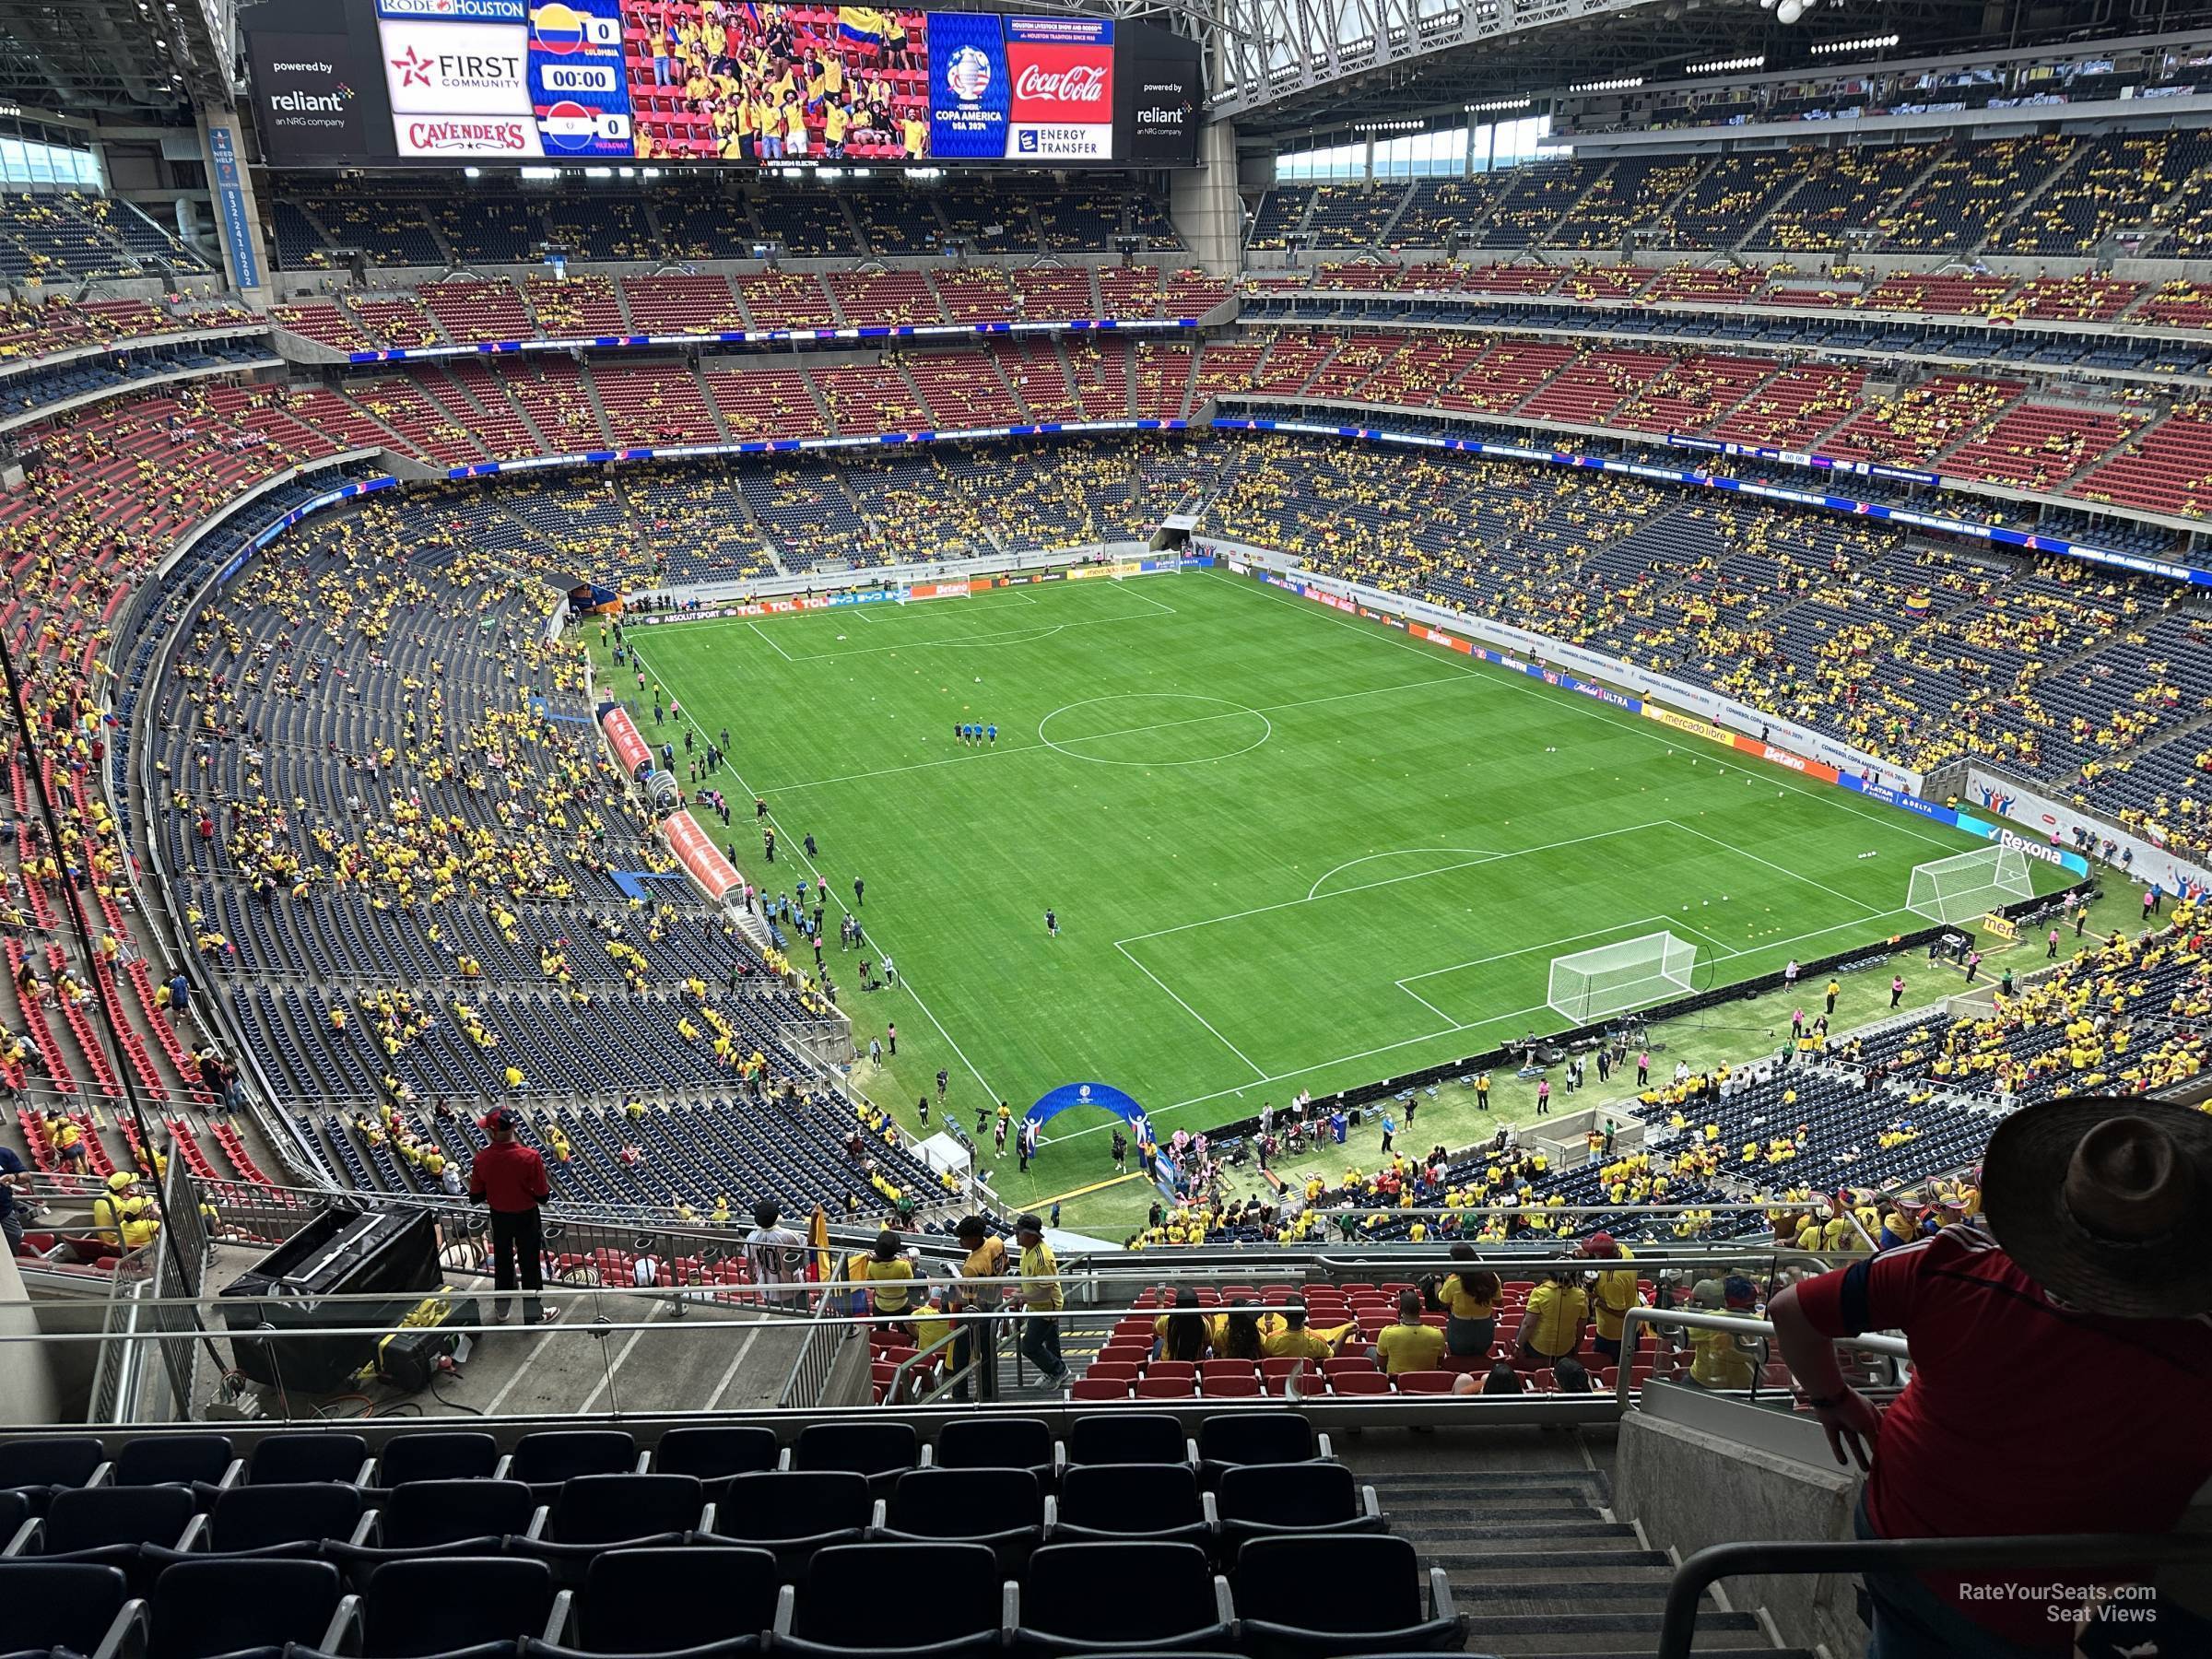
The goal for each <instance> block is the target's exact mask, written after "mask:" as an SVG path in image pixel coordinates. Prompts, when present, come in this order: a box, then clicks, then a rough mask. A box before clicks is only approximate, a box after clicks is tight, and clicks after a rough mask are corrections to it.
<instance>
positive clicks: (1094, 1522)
mask: <svg viewBox="0 0 2212 1659" xmlns="http://www.w3.org/2000/svg"><path fill="white" fill-rule="evenodd" d="M1044 1514H1045V1521H1044V1535H1045V1538H1046V1540H1047V1542H1048V1543H1053V1544H1065V1543H1105V1542H1119V1541H1121V1540H1124V1539H1140V1538H1141V1539H1144V1540H1146V1541H1147V1542H1150V1543H1156V1544H1190V1545H1195V1546H1198V1547H1203V1548H1206V1549H1207V1550H1209V1551H1210V1550H1211V1549H1212V1548H1213V1546H1214V1541H1215V1538H1216V1535H1218V1532H1219V1531H1220V1527H1219V1524H1218V1522H1217V1521H1216V1519H1215V1515H1214V1495H1213V1494H1212V1493H1211V1492H1202V1491H1200V1490H1199V1489H1198V1476H1197V1473H1196V1472H1195V1471H1194V1470H1193V1469H1191V1468H1190V1467H1188V1466H1187V1465H1175V1464H1077V1465H1076V1466H1075V1467H1073V1468H1071V1469H1069V1470H1068V1472H1067V1478H1066V1479H1065V1480H1064V1481H1062V1482H1061V1483H1060V1495H1059V1496H1058V1497H1057V1498H1055V1499H1048V1500H1046V1502H1045V1510H1044Z"/></svg>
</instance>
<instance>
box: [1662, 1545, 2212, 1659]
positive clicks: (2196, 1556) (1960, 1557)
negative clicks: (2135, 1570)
mask: <svg viewBox="0 0 2212 1659" xmlns="http://www.w3.org/2000/svg"><path fill="white" fill-rule="evenodd" d="M2137 1565H2147V1566H2160V1567H2168V1566H2200V1565H2212V1535H2204V1534H2183V1535H2172V1534H2168V1535H2161V1536H2140V1535H2126V1534H2098V1533H2062V1534H2035V1535H2023V1536H2019V1537H2011V1538H2006V1537H1994V1538H1991V1537H1983V1538H1862V1539H1855V1540H1853V1541H1852V1542H1849V1543H1844V1542H1841V1541H1839V1542H1832V1543H1811V1542H1786V1543H1785V1542H1771V1543H1734V1544H1713V1545H1709V1546H1708V1547H1705V1548H1703V1549H1700V1550H1699V1551H1698V1552H1697V1554H1695V1555H1693V1556H1691V1557H1690V1558H1689V1559H1688V1560H1687V1561H1684V1562H1683V1563H1682V1565H1681V1566H1680V1567H1679V1568H1677V1570H1676V1572H1675V1578H1674V1583H1671V1584H1669V1585H1668V1586H1667V1591H1666V1610H1665V1615H1664V1616H1663V1617H1662V1618H1661V1620H1660V1624H1659V1651H1658V1653H1656V1655H1655V1656H1654V1659H1689V1654H1690V1643H1691V1642H1692V1641H1693V1640H1694V1639H1695V1638H1696V1635H1697V1624H1698V1604H1699V1602H1700V1600H1701V1599H1702V1598H1703V1596H1704V1594H1705V1592H1706V1591H1707V1590H1708V1589H1710V1588H1711V1587H1712V1584H1713V1583H1715V1582H1716V1581H1718V1580H1720V1579H1724V1578H1735V1577H1738V1576H1741V1575H1744V1574H1747V1573H1785V1572H1786V1573H1806V1572H1816V1573H1818V1572H1866V1571H1899V1572H1904V1571H1916V1570H1919V1569H1924V1568H1930V1567H1943V1568H1959V1569H1965V1570H1971V1569H1977V1568H1989V1567H2069V1568H2086V1567H2133V1566H2137ZM2084 1609H2085V1611H2086V1610H2087V1604H2086V1603H2085V1604H2084Z"/></svg>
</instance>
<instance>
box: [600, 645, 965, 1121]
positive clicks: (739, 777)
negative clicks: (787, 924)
mask: <svg viewBox="0 0 2212 1659" xmlns="http://www.w3.org/2000/svg"><path fill="white" fill-rule="evenodd" d="M630 654H631V655H632V656H633V657H634V656H636V655H637V654H638V653H637V652H636V650H635V649H634V648H633V649H632V651H631V652H630ZM684 718H685V719H686V720H687V721H690V722H691V724H693V725H695V726H699V723H698V722H697V721H695V720H691V714H690V711H689V710H686V711H684ZM699 731H700V735H701V736H704V735H706V728H705V727H704V726H699ZM939 764H942V763H941V762H940V763H939ZM730 775H731V776H732V777H733V778H734V779H735V781H736V784H737V787H738V789H739V790H740V791H742V792H743V793H744V794H753V795H754V796H755V798H756V799H759V800H765V799H766V798H767V797H766V796H765V795H759V794H755V792H754V790H753V789H752V787H751V785H749V784H747V782H746V781H745V774H744V773H743V772H740V771H738V770H737V763H736V761H735V759H732V760H731V761H730ZM768 821H769V822H770V823H771V824H773V825H775V827H776V830H777V833H778V835H779V836H780V837H781V838H782V841H783V844H784V847H785V848H786V849H787V850H788V851H789V852H790V853H793V854H794V856H795V857H797V858H798V859H799V860H800V861H801V862H802V863H804V864H805V865H806V867H807V868H808V869H809V870H812V871H813V872H814V876H815V879H816V880H817V881H819V880H821V877H822V872H821V867H820V866H819V865H817V864H816V863H815V862H814V860H813V859H811V858H808V857H807V856H806V842H805V841H802V840H794V839H793V838H792V836H791V835H790V833H789V832H788V831H786V830H784V828H783V825H782V820H780V819H779V818H777V817H776V814H775V811H774V809H773V808H772V807H771V809H770V811H769V815H768ZM839 908H840V909H842V908H843V900H839ZM869 931H870V932H871V933H873V932H874V927H873V925H872V924H870V926H869ZM882 943H883V941H882V939H881V938H880V937H878V938H877V950H878V954H879V955H880V954H881V947H882ZM899 988H900V990H901V991H904V992H905V993H906V994H907V995H909V996H910V997H912V999H913V1003H914V1006H915V1007H917V1008H919V1009H921V1010H922V1018H924V1019H926V1020H928V1021H929V1023H930V1024H931V1025H933V1026H935V1028H936V1031H937V1035H938V1036H940V1037H942V1038H944V1039H945V1046H946V1047H947V1048H949V1049H950V1050H951V1051H952V1052H953V1053H954V1054H955V1055H956V1056H957V1057H958V1058H959V1063H960V1064H961V1065H964V1066H966V1067H967V1068H968V1075H969V1076H970V1077H973V1078H974V1079H975V1080H976V1081H977V1082H978V1083H980V1084H982V1088H983V1092H984V1093H985V1094H987V1095H989V1096H990V1097H991V1098H992V1099H993V1100H997V1099H998V1098H999V1096H998V1090H996V1089H995V1088H992V1087H991V1083H990V1080H989V1079H988V1078H987V1077H984V1076H983V1074H982V1072H981V1071H980V1070H978V1069H977V1067H976V1064H975V1062H974V1061H972V1060H971V1059H969V1058H968V1053H967V1051H966V1050H964V1049H963V1048H961V1047H960V1045H959V1043H958V1042H956V1041H953V1036H952V1033H951V1032H950V1031H948V1030H946V1029H945V1025H944V1022H943V1021H942V1020H940V1019H939V1018H937V1017H936V1016H935V1014H933V1013H931V1012H930V1010H929V1005H928V1004H927V1003H925V1002H924V1001H923V1000H922V994H921V993H920V992H918V991H916V990H915V989H914V984H913V981H912V979H910V978H909V977H908V976H907V972H906V970H905V969H903V968H901V969H900V971H899ZM847 1018H851V1016H850V1015H849V1014H848V1015H847ZM855 1026H856V1028H857V1022H855ZM871 1035H873V1033H871Z"/></svg>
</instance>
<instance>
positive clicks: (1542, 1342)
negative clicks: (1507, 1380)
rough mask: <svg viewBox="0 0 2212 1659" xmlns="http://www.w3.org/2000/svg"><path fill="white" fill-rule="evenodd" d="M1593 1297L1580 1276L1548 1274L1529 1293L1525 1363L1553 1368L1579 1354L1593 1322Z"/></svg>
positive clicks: (1523, 1319) (1524, 1334) (1525, 1313)
mask: <svg viewBox="0 0 2212 1659" xmlns="http://www.w3.org/2000/svg"><path fill="white" fill-rule="evenodd" d="M1589 1318H1590V1297H1589V1293H1588V1292H1586V1291H1585V1290H1584V1289H1583V1286H1582V1281H1581V1279H1580V1277H1577V1276H1575V1275H1572V1274H1564V1273H1550V1274H1546V1275H1545V1276H1544V1277H1542V1278H1541V1279H1539V1280H1538V1281H1537V1282H1536V1287H1535V1289H1533V1290H1531V1291H1530V1292H1529V1293H1528V1306H1527V1307H1526V1308H1525V1309H1524V1310H1523V1312H1522V1314H1521V1362H1522V1363H1523V1364H1524V1365H1549V1366H1553V1367H1554V1368H1555V1369H1556V1367H1557V1364H1558V1362H1559V1360H1560V1359H1565V1358H1566V1357H1567V1356H1568V1355H1570V1354H1573V1353H1575V1352H1577V1351H1579V1350H1580V1349H1581V1347H1582V1346H1583V1325H1584V1324H1587V1323H1588V1322H1589Z"/></svg>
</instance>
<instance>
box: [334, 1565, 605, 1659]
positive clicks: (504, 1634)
mask: <svg viewBox="0 0 2212 1659" xmlns="http://www.w3.org/2000/svg"><path fill="white" fill-rule="evenodd" d="M568 1614H569V1608H568V1595H567V1593H566V1592H565V1591H564V1592H559V1593H556V1591H555V1590H554V1588H553V1573H552V1571H551V1569H549V1568H548V1567H547V1565H546V1564H545V1563H544V1562H543V1561H522V1560H516V1559H513V1558H512V1557H498V1556H495V1557H490V1558H486V1557H480V1556H456V1557H453V1558H451V1559H440V1560H432V1561H393V1562H391V1563H389V1564H388V1565H386V1566H382V1567H379V1568H378V1569H377V1570H376V1571H374V1572H373V1573H371V1575H370V1578H369V1588H368V1590H367V1592H366V1593H365V1594H363V1595H362V1597H361V1600H360V1603H359V1608H358V1616H359V1625H360V1630H359V1653H360V1654H361V1655H365V1659H432V1656H433V1655H446V1656H447V1659H464V1656H465V1659H512V1655H513V1654H515V1653H518V1652H519V1651H520V1646H519V1644H520V1643H521V1642H523V1641H525V1640H527V1639H529V1638H531V1637H537V1638H540V1639H541V1640H545V1641H552V1640H554V1639H555V1638H557V1637H558V1636H559V1634H560V1629H561V1627H562V1626H563V1625H564V1624H566V1623H567V1621H568ZM346 1645H347V1647H348V1648H350V1647H351V1645H352V1644H351V1643H350V1642H348V1643H347V1644H346ZM295 1659H332V1656H331V1655H327V1654H315V1655H309V1654H306V1653H300V1654H297V1655H295Z"/></svg>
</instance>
